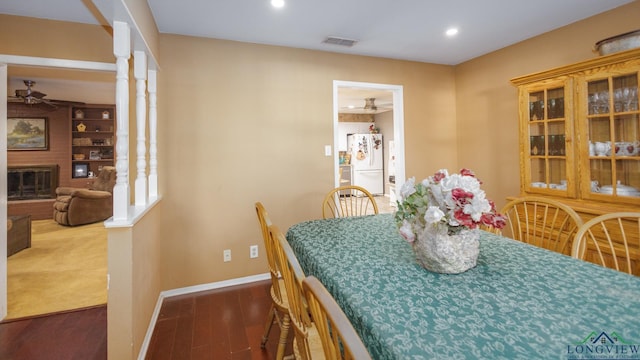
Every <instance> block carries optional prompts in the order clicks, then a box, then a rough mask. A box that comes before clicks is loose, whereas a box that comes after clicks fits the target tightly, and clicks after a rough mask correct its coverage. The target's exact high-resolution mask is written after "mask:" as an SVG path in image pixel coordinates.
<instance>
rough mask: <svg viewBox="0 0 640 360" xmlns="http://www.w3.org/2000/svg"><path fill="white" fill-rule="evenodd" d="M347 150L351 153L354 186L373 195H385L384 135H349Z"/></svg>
mask: <svg viewBox="0 0 640 360" xmlns="http://www.w3.org/2000/svg"><path fill="white" fill-rule="evenodd" d="M347 149H348V151H349V152H350V153H351V167H352V169H353V180H352V184H354V185H358V186H362V187H363V188H365V189H367V190H368V191H369V192H370V193H371V194H373V195H383V194H384V171H383V166H384V156H383V152H382V149H383V142H382V134H349V135H347Z"/></svg>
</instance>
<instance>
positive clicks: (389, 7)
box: [0, 0, 635, 65]
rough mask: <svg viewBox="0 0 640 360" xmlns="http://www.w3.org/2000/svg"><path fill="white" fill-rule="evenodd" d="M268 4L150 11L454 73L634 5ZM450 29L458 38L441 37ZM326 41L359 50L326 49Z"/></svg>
mask: <svg viewBox="0 0 640 360" xmlns="http://www.w3.org/2000/svg"><path fill="white" fill-rule="evenodd" d="M269 1H270V0H148V3H149V6H150V7H151V10H152V13H153V15H154V17H155V20H156V23H157V26H158V29H159V30H160V32H161V33H172V34H182V35H192V36H202V37H211V38H218V39H228V40H237V41H244V42H251V43H260V44H271V45H281V46H289V47H295V48H305V49H315V50H324V51H331V52H340V53H347V54H358V55H368V56H376V57H384V58H394V59H404V60H414V61H420V62H429V63H437V64H448V65H455V64H459V63H461V62H464V61H466V60H470V59H472V58H475V57H477V56H480V55H483V54H486V53H489V52H492V51H495V50H498V49H500V48H503V47H505V46H508V45H511V44H514V43H517V42H519V41H522V40H525V39H528V38H531V37H534V36H536V35H539V34H542V33H545V32H548V31H550V30H553V29H557V28H559V27H562V26H565V25H568V24H570V23H573V22H576V21H578V20H581V19H584V18H587V17H590V16H592V15H595V14H598V13H601V12H604V11H607V10H610V9H613V8H615V7H618V6H620V5H623V4H626V3H630V2H632V1H633V0H536V1H525V0H438V1H436V0H396V1H391V0H322V1H311V0H285V1H286V5H285V6H284V7H283V8H280V9H275V8H273V7H271V5H270V4H269ZM92 6H93V4H92V2H91V1H90V0H55V1H52V0H19V1H18V0H4V1H0V13H3V14H12V15H20V16H30V17H37V18H47V19H54V20H65V21H73V22H81V23H91V24H97V23H98V21H96V19H95V18H94V16H93V15H92V13H94V12H95V11H94V10H95V9H93V8H92ZM451 26H456V27H458V28H459V30H460V32H459V33H458V35H457V36H456V37H455V38H447V37H446V36H445V35H444V32H445V30H446V29H447V28H448V27H451ZM629 30H630V31H631V30H635V29H629ZM612 35H616V34H612ZM327 36H338V37H344V38H349V39H354V40H358V42H357V43H356V45H355V46H353V47H351V48H345V47H341V46H337V45H329V44H324V43H323V42H322V41H323V40H324V39H325V37H327ZM599 40H602V39H593V41H594V44H595V42H597V41H599Z"/></svg>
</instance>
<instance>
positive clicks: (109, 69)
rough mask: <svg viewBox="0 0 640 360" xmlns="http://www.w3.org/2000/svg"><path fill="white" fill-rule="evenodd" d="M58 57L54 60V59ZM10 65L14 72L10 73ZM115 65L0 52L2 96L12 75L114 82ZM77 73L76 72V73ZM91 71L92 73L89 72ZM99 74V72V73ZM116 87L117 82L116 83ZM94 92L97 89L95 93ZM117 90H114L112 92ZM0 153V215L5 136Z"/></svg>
mask: <svg viewBox="0 0 640 360" xmlns="http://www.w3.org/2000/svg"><path fill="white" fill-rule="evenodd" d="M54 60H55V61H54ZM9 67H11V73H12V74H11V75H10V74H9ZM115 70H116V67H115V64H111V63H99V62H87V61H76V60H59V59H47V58H37V57H27V56H10V55H3V54H0V81H2V82H3V83H4V84H5V85H0V97H3V98H4V99H7V96H8V95H9V93H8V88H9V85H10V84H11V77H12V76H13V75H15V76H20V77H23V75H27V73H28V77H27V78H42V79H45V78H49V77H52V76H53V77H62V78H64V79H65V80H66V81H69V80H74V79H75V80H78V79H87V77H88V76H89V77H91V76H95V77H96V78H99V79H102V78H106V77H108V78H109V79H110V80H109V81H110V82H112V83H114V80H113V74H114V73H115ZM49 72H55V75H49ZM74 74H77V75H76V76H74ZM88 74H91V75H88ZM98 74H99V75H98ZM113 88H114V89H115V84H114V85H113ZM50 89H52V88H50ZM93 93H94V94H95V92H93ZM114 93H115V91H113V90H112V91H111V95H113V94H114ZM49 95H50V96H51V98H55V93H54V92H53V91H49ZM6 123H7V102H6V101H2V102H1V103H0V130H2V131H0V132H2V133H5V134H6ZM0 155H2V156H3V158H4V159H5V161H2V162H0V172H1V173H2V174H4V176H1V177H0V178H1V180H0V216H5V218H6V216H7V181H6V177H7V176H6V175H7V162H6V158H7V140H6V137H4V138H0ZM6 230H7V225H6V222H0V231H3V232H4V233H6ZM0 248H4V249H6V237H0ZM6 315H7V257H6V256H0V319H3V318H5V317H6Z"/></svg>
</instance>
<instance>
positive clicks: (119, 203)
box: [113, 21, 131, 221]
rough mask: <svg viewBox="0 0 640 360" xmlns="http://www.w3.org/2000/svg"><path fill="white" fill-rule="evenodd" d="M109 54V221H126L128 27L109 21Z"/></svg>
mask: <svg viewBox="0 0 640 360" xmlns="http://www.w3.org/2000/svg"><path fill="white" fill-rule="evenodd" d="M113 54H114V55H115V56H116V114H117V116H116V117H117V124H116V172H117V177H116V185H115V186H114V188H113V220H115V221H118V220H127V218H128V209H129V201H130V200H129V197H130V195H129V57H130V55H131V29H130V28H129V24H127V23H125V22H121V21H114V22H113Z"/></svg>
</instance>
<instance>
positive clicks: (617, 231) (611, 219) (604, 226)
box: [571, 212, 640, 276]
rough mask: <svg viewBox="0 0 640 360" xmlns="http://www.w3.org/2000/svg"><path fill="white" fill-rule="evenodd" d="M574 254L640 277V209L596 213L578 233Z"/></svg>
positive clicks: (572, 253)
mask: <svg viewBox="0 0 640 360" xmlns="http://www.w3.org/2000/svg"><path fill="white" fill-rule="evenodd" d="M571 256H573V257H575V258H578V259H582V260H585V261H589V262H592V263H595V264H598V265H602V266H604V267H608V268H611V269H615V270H618V271H622V272H626V273H629V274H633V275H636V276H640V212H615V213H609V214H604V215H600V216H596V217H594V218H593V219H591V220H589V221H587V222H586V223H584V225H582V226H581V227H580V229H579V230H578V232H577V233H576V236H575V240H574V242H573V248H572V251H571Z"/></svg>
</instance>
